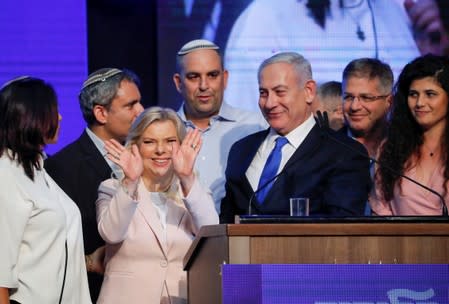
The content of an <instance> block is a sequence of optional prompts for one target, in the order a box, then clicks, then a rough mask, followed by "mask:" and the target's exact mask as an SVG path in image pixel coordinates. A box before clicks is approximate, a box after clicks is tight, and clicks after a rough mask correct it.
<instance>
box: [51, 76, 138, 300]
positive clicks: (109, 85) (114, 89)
mask: <svg viewBox="0 0 449 304" xmlns="http://www.w3.org/2000/svg"><path fill="white" fill-rule="evenodd" d="M139 83H140V81H139V79H138V77H137V76H136V75H135V74H134V73H133V72H131V71H129V70H120V69H115V68H104V69H100V70H97V71H95V72H93V73H92V74H90V75H89V76H88V78H87V80H86V81H85V82H84V83H83V87H82V88H81V92H80V94H79V103H80V107H81V111H82V113H83V117H84V120H85V121H86V123H87V127H86V129H85V131H84V132H83V133H82V134H81V136H80V137H79V138H78V139H77V140H76V141H74V142H73V143H71V144H69V145H68V146H66V147H64V148H63V149H62V150H61V151H59V152H58V153H56V154H55V155H53V156H51V157H49V158H48V159H47V160H46V161H45V169H46V170H47V172H48V173H49V174H50V176H51V177H52V178H53V179H54V180H55V181H56V183H58V185H59V186H60V187H61V188H62V189H63V190H64V192H65V193H67V194H68V196H70V198H71V199H72V200H73V201H74V202H75V203H76V204H77V205H78V207H79V209H80V211H81V218H82V225H83V238H84V250H85V254H86V267H87V271H88V279H89V289H90V294H91V297H92V302H93V303H96V302H97V297H98V294H99V292H100V288H101V284H102V282H103V275H102V272H103V269H102V266H103V264H102V259H103V255H104V247H103V245H104V241H103V240H102V238H101V236H100V235H99V233H98V229H97V220H96V211H95V201H96V200H97V197H98V186H99V185H100V183H101V182H102V181H104V180H106V179H108V178H110V177H111V174H112V172H113V171H115V170H116V169H118V168H116V165H115V164H113V163H112V162H111V161H110V160H109V159H108V158H107V157H106V150H105V148H104V141H106V140H109V139H112V138H113V139H115V140H117V141H119V142H124V141H125V138H126V136H127V135H128V131H129V129H130V127H131V124H132V122H133V121H134V120H135V119H136V117H137V116H138V115H139V114H140V113H141V112H142V111H143V107H142V105H141V103H140V99H141V96H140V91H139V88H138V86H139Z"/></svg>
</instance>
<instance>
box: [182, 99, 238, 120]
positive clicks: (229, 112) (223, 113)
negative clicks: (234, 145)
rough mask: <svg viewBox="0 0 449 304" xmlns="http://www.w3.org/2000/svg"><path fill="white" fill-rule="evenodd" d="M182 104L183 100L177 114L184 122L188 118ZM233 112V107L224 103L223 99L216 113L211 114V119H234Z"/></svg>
mask: <svg viewBox="0 0 449 304" xmlns="http://www.w3.org/2000/svg"><path fill="white" fill-rule="evenodd" d="M184 105H185V102H183V103H182V104H181V107H180V108H179V110H178V115H179V117H180V118H181V119H182V120H183V121H184V122H186V121H188V120H187V118H186V113H185V110H184ZM235 112H236V109H235V108H233V107H231V106H230V105H228V104H227V103H225V102H224V101H223V103H222V104H221V107H220V110H219V111H218V114H217V115H214V116H212V117H211V120H212V119H216V120H227V121H235V117H236V115H235Z"/></svg>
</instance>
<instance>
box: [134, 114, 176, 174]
mask: <svg viewBox="0 0 449 304" xmlns="http://www.w3.org/2000/svg"><path fill="white" fill-rule="evenodd" d="M176 143H179V138H178V135H177V132H176V127H175V124H174V123H173V122H172V121H171V120H164V121H155V122H153V123H152V124H150V125H149V126H148V127H147V128H146V129H145V131H144V132H143V134H142V136H141V138H140V139H139V141H138V147H139V151H140V155H141V156H142V160H143V166H144V176H145V177H146V178H147V179H150V180H151V181H152V182H154V183H156V182H157V183H164V181H165V182H169V181H170V180H171V178H172V177H173V166H172V160H171V157H172V151H173V145H174V144H176Z"/></svg>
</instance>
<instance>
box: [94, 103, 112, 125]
mask: <svg viewBox="0 0 449 304" xmlns="http://www.w3.org/2000/svg"><path fill="white" fill-rule="evenodd" d="M92 112H93V113H94V116H95V119H96V120H97V121H98V123H100V124H102V125H104V124H105V123H106V122H107V120H108V110H106V108H105V107H104V106H102V105H95V106H94V108H93V110H92Z"/></svg>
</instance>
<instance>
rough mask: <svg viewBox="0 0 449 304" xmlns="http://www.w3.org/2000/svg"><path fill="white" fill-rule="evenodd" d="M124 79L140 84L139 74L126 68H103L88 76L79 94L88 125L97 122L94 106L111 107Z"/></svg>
mask: <svg viewBox="0 0 449 304" xmlns="http://www.w3.org/2000/svg"><path fill="white" fill-rule="evenodd" d="M124 80H126V81H129V82H132V83H134V84H136V85H137V86H138V87H139V86H140V80H139V78H138V77H137V75H136V74H135V73H134V72H132V71H130V70H126V69H123V70H119V69H116V68H103V69H99V70H97V71H95V72H93V73H91V74H90V75H89V76H88V78H87V80H86V81H85V82H84V83H83V87H82V89H81V92H80V94H79V96H78V100H79V104H80V108H81V112H82V113H83V117H84V120H85V121H86V123H87V125H88V126H91V125H92V124H94V123H95V122H96V119H95V115H94V113H93V109H94V106H95V105H101V106H104V107H105V108H106V109H109V108H110V106H111V103H112V100H113V99H114V98H115V97H116V95H117V91H118V89H119V88H120V84H121V83H122V81H124Z"/></svg>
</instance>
